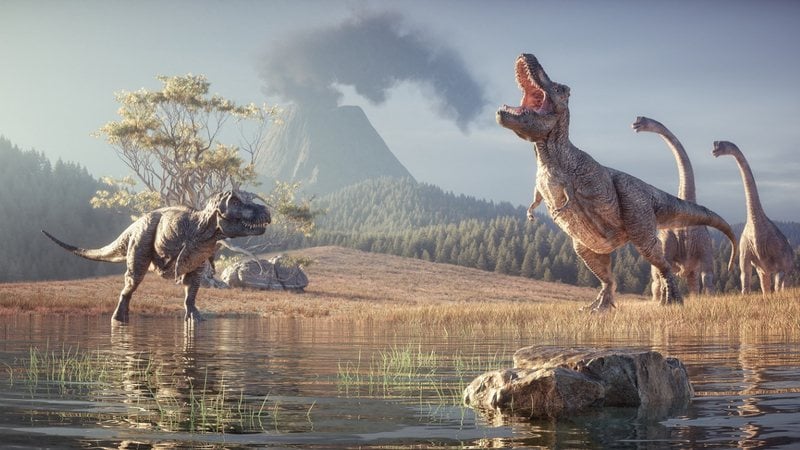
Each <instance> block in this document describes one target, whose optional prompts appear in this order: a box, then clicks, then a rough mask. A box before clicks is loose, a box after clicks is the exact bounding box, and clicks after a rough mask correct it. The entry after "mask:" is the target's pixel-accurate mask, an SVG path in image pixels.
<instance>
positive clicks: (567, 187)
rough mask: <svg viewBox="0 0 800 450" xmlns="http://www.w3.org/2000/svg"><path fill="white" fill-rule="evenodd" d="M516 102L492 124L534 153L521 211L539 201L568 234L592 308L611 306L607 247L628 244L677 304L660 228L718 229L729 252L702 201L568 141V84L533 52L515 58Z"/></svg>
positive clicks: (664, 299)
mask: <svg viewBox="0 0 800 450" xmlns="http://www.w3.org/2000/svg"><path fill="white" fill-rule="evenodd" d="M516 78H517V84H518V85H519V87H520V89H521V90H522V92H523V95H522V101H521V104H520V106H516V107H511V106H507V105H504V106H502V107H501V108H500V109H499V110H498V111H497V123H499V124H500V125H501V126H503V127H505V128H508V129H509V130H511V131H513V132H514V133H516V134H517V136H519V137H520V138H522V139H525V140H527V141H531V142H533V144H534V149H535V152H536V164H537V174H536V189H535V191H534V200H533V203H532V204H531V206H530V208H529V209H528V211H529V212H531V211H533V209H535V208H536V207H537V206H538V205H539V204H540V203H541V202H542V200H544V202H545V204H546V205H547V207H548V209H549V210H550V215H551V216H552V217H553V220H554V221H555V222H556V224H558V226H559V227H561V229H562V230H564V232H565V233H567V234H568V235H569V236H570V237H571V238H572V245H573V248H574V249H575V252H576V253H577V254H578V256H579V257H580V258H581V259H582V260H583V262H584V263H585V264H586V266H587V267H588V268H589V270H591V271H592V273H593V274H594V275H595V276H596V277H597V278H598V279H599V280H600V283H601V288H600V293H599V295H598V296H597V299H596V300H595V301H594V302H592V303H591V304H590V305H589V308H590V309H591V310H592V311H599V310H603V309H606V308H609V307H611V306H614V298H613V295H614V280H613V275H612V272H611V253H612V252H613V251H614V250H615V249H617V248H619V247H620V246H622V245H624V244H625V243H627V242H630V243H632V244H633V245H634V246H635V247H636V249H637V250H638V251H639V253H640V254H641V255H642V256H643V257H644V258H645V259H647V260H648V261H649V262H650V264H652V265H653V266H655V267H656V268H657V269H658V272H659V274H660V275H661V277H662V279H663V280H664V284H663V286H664V287H663V290H662V293H661V304H662V305H666V304H673V303H677V304H682V303H683V300H682V298H681V295H680V293H679V292H678V289H677V283H676V281H675V276H674V275H673V273H672V267H671V265H670V264H669V262H667V260H666V259H665V258H664V255H663V254H662V251H661V244H660V242H659V240H658V230H659V229H660V228H662V229H663V228H677V227H686V226H690V225H708V226H712V227H714V228H716V229H718V230H720V231H722V232H723V233H724V234H725V235H726V236H727V237H728V239H730V241H731V245H732V246H733V250H732V253H731V259H730V262H729V269H730V268H732V267H733V263H734V258H735V255H736V253H737V248H736V239H735V236H734V234H733V231H732V230H731V227H730V226H729V225H728V224H727V223H726V222H725V220H723V219H722V217H720V216H719V215H717V214H716V213H714V212H713V211H711V210H709V209H708V208H705V207H703V206H700V205H697V204H694V203H690V202H686V201H683V200H681V199H679V198H677V197H675V196H672V195H670V194H667V193H666V192H664V191H661V190H659V189H657V188H655V187H653V186H651V185H649V184H647V183H645V182H644V181H642V180H640V179H638V178H636V177H633V176H631V175H628V174H627V173H624V172H620V171H618V170H614V169H611V168H609V167H605V166H603V165H601V164H599V163H598V162H597V161H595V160H594V158H592V157H591V156H590V155H589V154H588V153H585V152H583V151H581V150H580V149H578V148H577V147H575V146H574V145H573V144H572V142H570V140H569V105H568V100H569V92H570V90H569V87H567V86H565V85H563V84H559V83H556V82H553V81H551V80H550V78H549V77H548V76H547V74H546V73H545V71H544V69H543V68H542V66H541V65H540V64H539V61H538V60H537V59H536V57H535V56H533V55H530V54H523V55H520V56H519V57H518V58H517V61H516Z"/></svg>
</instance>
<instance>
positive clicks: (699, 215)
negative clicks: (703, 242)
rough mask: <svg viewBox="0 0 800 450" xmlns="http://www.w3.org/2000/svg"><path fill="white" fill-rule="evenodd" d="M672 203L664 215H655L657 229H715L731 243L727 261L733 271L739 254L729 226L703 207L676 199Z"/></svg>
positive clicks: (736, 242) (734, 237)
mask: <svg viewBox="0 0 800 450" xmlns="http://www.w3.org/2000/svg"><path fill="white" fill-rule="evenodd" d="M674 200H677V201H675V202H672V205H674V206H673V207H671V208H667V209H669V210H670V211H663V212H664V213H666V214H657V219H658V226H659V228H683V227H688V226H695V225H706V226H709V227H712V228H716V229H718V230H719V231H721V232H722V234H724V235H725V236H726V237H727V238H728V240H729V241H731V257H730V259H729V260H728V270H733V265H734V263H735V261H736V256H737V255H738V254H739V244H738V241H737V240H736V235H735V234H734V233H733V230H732V229H731V226H730V225H728V222H726V221H725V219H723V218H722V217H720V216H719V214H717V213H715V212H714V211H711V210H710V209H708V208H706V207H705V206H703V205H698V204H696V203H692V202H687V201H685V200H681V199H678V198H674Z"/></svg>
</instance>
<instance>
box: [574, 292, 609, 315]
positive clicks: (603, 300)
mask: <svg viewBox="0 0 800 450" xmlns="http://www.w3.org/2000/svg"><path fill="white" fill-rule="evenodd" d="M616 307H617V305H615V304H614V300H613V299H612V298H611V296H610V295H608V294H607V293H604V292H600V294H599V295H598V296H597V299H596V300H595V301H593V302H592V303H589V304H588V305H586V306H583V307H581V309H580V311H588V312H590V313H598V312H603V311H606V310H609V309H611V308H616Z"/></svg>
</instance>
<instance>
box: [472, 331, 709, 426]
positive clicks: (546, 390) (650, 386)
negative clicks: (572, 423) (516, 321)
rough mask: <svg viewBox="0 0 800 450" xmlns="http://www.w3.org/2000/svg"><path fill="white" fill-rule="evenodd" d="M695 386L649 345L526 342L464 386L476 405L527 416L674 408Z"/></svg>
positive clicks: (680, 365) (686, 400)
mask: <svg viewBox="0 0 800 450" xmlns="http://www.w3.org/2000/svg"><path fill="white" fill-rule="evenodd" d="M693 395H694V390H693V389H692V385H691V383H689V377H688V375H687V373H686V368H685V367H684V365H683V363H681V362H680V361H679V360H678V359H677V358H664V357H663V356H661V354H660V353H658V352H654V351H624V350H598V349H589V348H573V349H562V348H557V347H543V346H533V347H525V348H522V349H520V350H517V352H516V353H515V354H514V368H513V369H503V370H496V371H493V372H488V373H485V374H483V375H481V376H479V377H478V378H476V379H475V380H473V381H472V383H470V385H469V386H467V388H466V389H465V390H464V403H465V404H467V405H469V406H472V407H474V408H476V409H479V410H485V411H492V412H499V413H501V414H507V415H514V416H524V417H531V418H543V417H566V416H572V415H574V414H578V413H581V412H584V411H587V410H590V409H592V408H598V407H602V406H631V407H641V408H654V409H657V410H659V411H663V410H668V409H674V408H677V407H681V406H685V405H687V404H688V403H689V401H690V400H691V398H692V396H693Z"/></svg>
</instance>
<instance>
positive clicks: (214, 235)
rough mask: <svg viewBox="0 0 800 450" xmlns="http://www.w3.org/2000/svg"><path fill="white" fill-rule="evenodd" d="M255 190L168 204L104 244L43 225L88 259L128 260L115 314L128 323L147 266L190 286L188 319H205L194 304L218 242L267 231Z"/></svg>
mask: <svg viewBox="0 0 800 450" xmlns="http://www.w3.org/2000/svg"><path fill="white" fill-rule="evenodd" d="M255 197H256V196H255V195H254V194H251V193H248V192H243V191H227V192H222V193H219V194H216V195H214V196H212V197H211V198H210V199H209V200H208V203H207V204H206V207H205V208H204V209H203V210H200V211H198V210H195V209H192V208H188V207H185V206H169V207H166V208H161V209H157V210H155V211H151V212H149V213H147V214H145V215H143V216H142V217H140V218H139V219H138V220H136V221H135V222H134V223H132V224H131V225H130V226H129V227H128V228H127V229H126V230H125V231H123V232H122V234H120V235H119V237H118V238H117V239H116V240H114V242H112V243H110V244H108V245H106V246H105V247H102V248H99V249H90V250H87V249H83V248H78V247H75V246H73V245H69V244H66V243H64V242H61V241H60V240H58V239H56V238H55V237H53V236H52V235H50V234H49V233H48V232H46V231H44V230H42V233H44V234H45V235H46V236H47V237H49V238H50V239H52V240H53V241H54V242H55V243H56V244H58V245H60V246H61V247H63V248H65V249H67V250H69V251H70V252H72V253H74V254H76V255H78V256H81V257H83V258H86V259H91V260H94V261H106V262H124V263H126V264H127V270H126V271H125V287H123V288H122V292H120V295H119V303H118V304H117V308H116V310H115V311H114V315H113V316H112V320H113V321H117V322H123V323H124V322H128V309H129V308H128V305H129V303H130V300H131V296H132V295H133V292H134V291H135V290H136V288H137V287H138V286H139V283H141V282H142V280H143V279H144V276H145V274H146V273H147V270H148V268H150V267H152V268H153V269H154V270H155V271H157V272H158V273H159V274H160V275H161V276H162V277H164V278H173V277H174V278H175V280H176V281H178V280H179V281H180V282H181V284H183V285H184V286H185V291H186V297H185V299H184V306H185V308H186V315H185V319H186V320H193V321H200V320H203V318H202V316H201V315H200V311H198V310H197V307H196V306H195V297H196V296H197V291H198V289H199V288H200V280H201V278H202V271H203V266H204V264H205V262H206V261H208V260H209V259H210V258H212V256H213V255H214V250H215V247H216V245H217V241H219V240H221V239H226V238H234V237H239V236H254V235H259V234H263V233H264V231H266V227H267V225H268V224H269V223H270V215H269V211H268V210H267V208H266V207H265V206H263V205H259V204H256V203H253V199H254V198H255Z"/></svg>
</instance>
